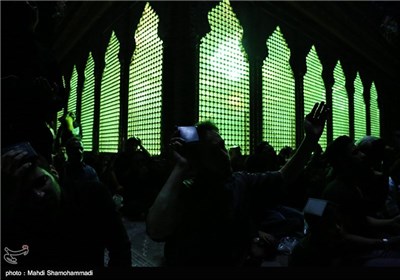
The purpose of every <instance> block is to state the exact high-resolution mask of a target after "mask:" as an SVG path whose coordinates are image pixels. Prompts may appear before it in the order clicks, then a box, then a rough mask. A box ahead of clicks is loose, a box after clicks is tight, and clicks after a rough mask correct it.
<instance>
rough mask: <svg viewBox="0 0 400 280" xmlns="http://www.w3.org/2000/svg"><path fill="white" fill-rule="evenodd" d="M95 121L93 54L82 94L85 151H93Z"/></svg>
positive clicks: (90, 55)
mask: <svg viewBox="0 0 400 280" xmlns="http://www.w3.org/2000/svg"><path fill="white" fill-rule="evenodd" d="M93 120H94V61H93V57H92V53H89V58H88V60H87V62H86V68H85V83H84V84H83V92H82V113H81V126H82V132H83V138H82V143H83V147H84V149H85V151H91V150H92V148H93V147H92V142H93Z"/></svg>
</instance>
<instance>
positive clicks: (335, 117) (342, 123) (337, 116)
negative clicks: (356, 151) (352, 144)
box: [331, 61, 350, 139]
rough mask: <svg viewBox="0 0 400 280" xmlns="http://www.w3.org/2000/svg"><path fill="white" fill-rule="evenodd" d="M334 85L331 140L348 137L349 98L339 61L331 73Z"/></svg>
mask: <svg viewBox="0 0 400 280" xmlns="http://www.w3.org/2000/svg"><path fill="white" fill-rule="evenodd" d="M333 76H334V79H335V83H334V84H333V87H332V108H331V110H332V124H333V139H336V138H337V137H339V136H341V135H347V136H348V135H349V134H350V127H349V97H348V95H347V91H346V86H345V84H346V78H345V76H344V72H343V69H342V64H341V63H340V61H338V63H337V64H336V67H335V69H334V71H333Z"/></svg>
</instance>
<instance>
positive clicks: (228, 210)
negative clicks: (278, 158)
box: [165, 172, 284, 266]
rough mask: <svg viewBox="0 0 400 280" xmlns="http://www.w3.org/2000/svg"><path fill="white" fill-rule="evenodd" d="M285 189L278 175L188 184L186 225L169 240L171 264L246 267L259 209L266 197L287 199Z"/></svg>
mask: <svg viewBox="0 0 400 280" xmlns="http://www.w3.org/2000/svg"><path fill="white" fill-rule="evenodd" d="M282 185H283V179H282V176H281V173H279V172H268V173H254V174H251V173H245V172H236V173H233V174H232V176H231V177H230V178H229V179H228V180H227V181H226V182H225V183H220V184H218V183H217V182H215V181H213V180H210V179H209V178H208V179H200V180H198V181H196V182H193V183H191V184H188V188H186V189H185V193H184V194H183V195H184V196H185V197H183V198H182V200H183V201H184V202H185V205H184V206H183V209H181V211H183V212H182V213H183V217H182V222H181V224H180V225H179V226H178V228H177V229H176V231H175V233H174V234H173V235H172V236H170V237H169V238H167V240H166V244H165V258H166V263H167V265H170V266H187V265H189V266H196V265H200V266H202V265H208V266H237V265H240V264H242V263H243V261H244V258H245V256H246V253H247V250H248V248H249V245H250V241H251V236H252V225H251V219H250V216H251V215H252V212H253V210H254V207H253V206H254V204H257V203H258V202H261V201H262V199H260V198H263V197H268V196H277V197H281V196H283V194H284V191H283V188H282ZM256 198H259V199H256Z"/></svg>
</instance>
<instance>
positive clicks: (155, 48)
mask: <svg viewBox="0 0 400 280" xmlns="http://www.w3.org/2000/svg"><path fill="white" fill-rule="evenodd" d="M158 22H159V19H158V16H157V14H156V13H155V12H154V10H153V9H152V8H151V6H150V5H149V3H147V4H146V6H145V9H144V11H143V14H142V17H141V19H140V22H139V25H138V28H137V30H136V33H135V41H136V48H135V52H134V54H133V58H132V62H131V65H130V70H129V72H130V75H129V77H130V78H129V79H130V80H129V101H128V112H129V116H128V137H132V136H135V137H139V138H140V139H141V140H142V145H143V146H144V147H145V148H146V149H147V150H148V151H149V152H150V153H151V154H159V153H160V147H161V140H160V139H161V137H160V135H161V89H162V88H161V86H162V56H163V47H162V41H161V40H160V38H158V35H157V32H158Z"/></svg>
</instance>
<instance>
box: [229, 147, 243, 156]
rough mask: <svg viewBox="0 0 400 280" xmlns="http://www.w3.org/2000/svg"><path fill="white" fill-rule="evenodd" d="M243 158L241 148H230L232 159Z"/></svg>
mask: <svg viewBox="0 0 400 280" xmlns="http://www.w3.org/2000/svg"><path fill="white" fill-rule="evenodd" d="M241 156H242V150H241V149H240V147H239V146H233V147H230V148H229V157H230V159H234V158H240V157H241Z"/></svg>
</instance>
